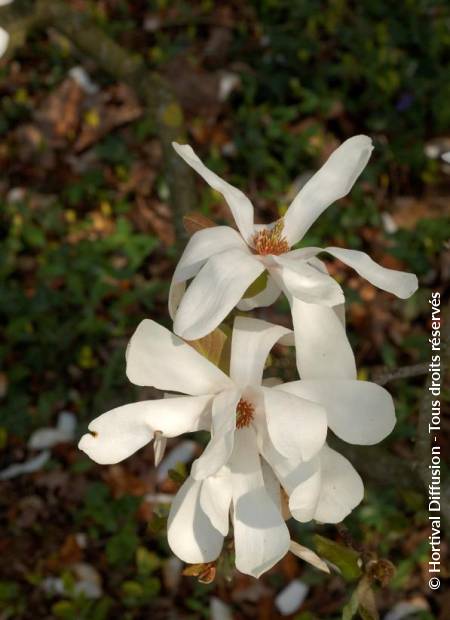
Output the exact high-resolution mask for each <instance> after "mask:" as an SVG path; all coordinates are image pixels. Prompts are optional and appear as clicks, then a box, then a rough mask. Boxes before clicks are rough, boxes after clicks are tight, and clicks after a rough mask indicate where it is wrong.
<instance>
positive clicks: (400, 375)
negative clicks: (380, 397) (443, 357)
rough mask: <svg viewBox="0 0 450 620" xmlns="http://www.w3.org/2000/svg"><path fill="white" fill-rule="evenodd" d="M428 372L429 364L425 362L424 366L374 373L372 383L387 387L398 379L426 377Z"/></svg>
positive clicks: (416, 365)
mask: <svg viewBox="0 0 450 620" xmlns="http://www.w3.org/2000/svg"><path fill="white" fill-rule="evenodd" d="M427 372H428V364H427V363H426V362H423V363H422V364H414V365H412V366H402V367H401V368H396V369H395V370H386V371H381V372H378V373H374V374H373V377H372V381H373V382H374V383H378V385H386V383H390V382H391V381H396V380H397V379H409V378H410V377H419V376H420V375H426V374H427Z"/></svg>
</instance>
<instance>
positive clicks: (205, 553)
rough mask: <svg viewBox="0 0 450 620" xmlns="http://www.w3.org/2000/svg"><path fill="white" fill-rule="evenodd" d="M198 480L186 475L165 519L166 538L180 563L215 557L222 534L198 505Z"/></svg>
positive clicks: (205, 560) (221, 541) (199, 490)
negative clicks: (166, 520) (167, 517)
mask: <svg viewBox="0 0 450 620" xmlns="http://www.w3.org/2000/svg"><path fill="white" fill-rule="evenodd" d="M201 488H202V482H201V481H199V480H193V479H192V478H190V477H189V478H188V479H187V480H186V481H185V482H184V483H183V486H182V487H181V488H180V490H179V491H178V493H177V494H176V496H175V498H174V500H173V502H172V506H171V508H170V513H169V520H168V522H167V541H168V543H169V546H170V548H171V549H172V551H173V553H174V554H175V555H176V556H178V557H179V558H180V559H181V560H183V562H188V563H190V564H199V563H203V562H212V561H213V560H215V559H216V558H217V557H218V556H219V554H220V552H221V550H222V545H223V535H222V534H221V533H220V532H219V530H217V529H216V528H215V527H214V526H213V525H212V523H211V521H210V519H209V517H208V516H207V515H206V513H205V512H204V510H203V508H202V507H201V504H200V493H201Z"/></svg>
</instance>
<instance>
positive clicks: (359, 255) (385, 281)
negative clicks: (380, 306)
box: [324, 248, 419, 299]
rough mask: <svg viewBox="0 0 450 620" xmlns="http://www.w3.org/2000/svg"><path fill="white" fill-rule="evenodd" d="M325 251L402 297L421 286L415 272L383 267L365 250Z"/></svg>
mask: <svg viewBox="0 0 450 620" xmlns="http://www.w3.org/2000/svg"><path fill="white" fill-rule="evenodd" d="M324 252H328V254H331V255H332V256H335V257H336V258H338V259H339V260H341V261H342V262H343V263H345V264H346V265H348V266H349V267H352V268H353V269H354V270H355V271H356V272H357V273H359V275H360V276H361V277H362V278H365V279H366V280H368V281H369V282H370V283H371V284H373V285H374V286H378V288H381V289H382V290H383V291H388V293H392V294H393V295H396V296H397V297H400V298H401V299H407V298H408V297H411V295H412V294H413V293H415V291H416V290H417V287H418V286H419V283H418V281H417V276H416V275H415V274H413V273H407V272H405V271H397V270H396V269H387V268H386V267H382V266H381V265H378V263H376V262H375V261H373V260H372V259H371V258H370V256H368V255H367V254H365V253H364V252H360V251H358V250H344V249H343V248H325V249H324Z"/></svg>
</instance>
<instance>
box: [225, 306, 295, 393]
mask: <svg viewBox="0 0 450 620" xmlns="http://www.w3.org/2000/svg"><path fill="white" fill-rule="evenodd" d="M290 333H292V332H291V330H290V329H287V328H286V327H281V326H280V325H273V324H272V323H268V322H267V321H261V320H260V319H253V318H250V317H241V316H240V317H236V318H235V320H234V325H233V334H232V340H231V358H230V377H231V379H232V380H233V381H234V382H235V383H236V385H240V386H242V387H245V386H246V385H255V386H256V385H261V381H262V376H263V371H264V365H265V363H266V360H267V356H268V355H269V353H270V350H271V349H272V347H273V346H274V344H275V343H276V342H278V341H279V340H280V339H281V338H283V336H287V335H288V334H290Z"/></svg>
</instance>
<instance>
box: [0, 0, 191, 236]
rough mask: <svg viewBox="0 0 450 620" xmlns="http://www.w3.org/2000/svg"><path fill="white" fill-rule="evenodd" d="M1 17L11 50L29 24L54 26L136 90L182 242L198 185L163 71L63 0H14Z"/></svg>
mask: <svg viewBox="0 0 450 620" xmlns="http://www.w3.org/2000/svg"><path fill="white" fill-rule="evenodd" d="M0 23H1V24H2V25H3V26H4V27H5V28H6V29H7V30H8V31H9V33H10V35H11V51H14V49H15V48H17V47H18V46H20V45H23V43H24V41H25V39H26V34H27V32H28V31H29V30H30V29H34V28H37V27H48V26H53V27H54V28H56V29H57V30H59V31H60V32H61V33H63V34H64V35H65V36H67V37H68V38H69V39H70V40H71V41H72V43H73V44H74V45H75V46H76V47H77V48H78V49H79V50H80V51H81V52H82V53H83V54H86V55H87V56H89V57H90V58H92V59H93V60H94V61H95V62H96V63H97V65H98V66H99V68H100V69H102V70H104V71H105V72H107V73H108V74H109V75H111V77H113V78H114V79H116V80H120V81H123V82H124V83H126V84H128V85H129V86H130V87H131V88H132V89H133V90H134V91H135V92H136V93H137V95H138V96H139V97H140V98H141V100H142V102H143V103H144V105H145V106H146V108H147V110H148V111H149V112H150V114H151V115H153V116H154V118H155V121H156V127H157V131H158V134H159V138H160V140H161V144H162V148H163V155H164V162H165V173H166V175H167V180H168V185H169V189H170V202H171V206H172V209H173V215H174V225H175V230H176V235H177V240H178V242H179V243H181V244H183V243H184V240H185V238H186V233H185V231H184V228H183V224H182V222H183V217H184V216H185V215H186V214H187V213H189V212H190V211H192V209H193V205H194V204H195V187H194V182H193V176H192V173H191V170H190V168H189V166H186V164H185V163H184V162H183V161H182V160H181V159H180V158H179V157H178V156H177V154H176V153H175V151H174V150H173V148H172V146H171V144H172V142H173V141H183V140H184V119H183V112H182V110H181V107H180V106H179V104H178V102H177V101H176V99H175V97H174V95H173V94H172V92H171V90H170V88H169V86H168V84H167V83H166V82H165V81H164V80H163V79H162V78H161V77H160V76H159V75H157V74H156V73H153V72H150V71H149V69H148V67H147V66H146V64H145V63H144V61H143V60H142V58H141V57H140V56H138V55H135V54H133V53H131V52H128V51H127V50H125V49H124V48H122V47H121V46H120V45H118V44H117V43H116V42H115V41H114V40H112V39H111V38H110V37H109V36H108V35H107V34H105V33H104V32H103V31H102V30H101V29H100V28H98V27H97V26H96V24H95V23H94V21H93V20H92V19H91V18H90V17H89V16H88V15H87V14H85V13H84V12H83V13H82V12H79V11H77V10H75V9H72V8H71V7H70V6H67V4H66V3H65V2H63V1H62V0H37V1H36V2H34V3H32V4H31V3H30V2H28V1H27V0H15V1H14V3H13V4H11V5H9V6H6V7H4V8H2V9H1V11H0ZM9 53H11V52H9Z"/></svg>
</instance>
